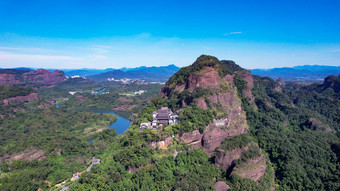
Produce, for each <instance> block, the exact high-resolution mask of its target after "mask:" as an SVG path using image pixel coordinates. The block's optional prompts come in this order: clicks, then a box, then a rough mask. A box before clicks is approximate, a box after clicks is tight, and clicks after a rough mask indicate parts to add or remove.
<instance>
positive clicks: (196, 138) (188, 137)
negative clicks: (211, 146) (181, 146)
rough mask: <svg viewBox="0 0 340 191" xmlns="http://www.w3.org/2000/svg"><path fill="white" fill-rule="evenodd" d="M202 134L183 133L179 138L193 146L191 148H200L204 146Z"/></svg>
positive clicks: (195, 132) (197, 131)
mask: <svg viewBox="0 0 340 191" xmlns="http://www.w3.org/2000/svg"><path fill="white" fill-rule="evenodd" d="M202 136H203V135H202V134H201V133H200V131H199V130H195V131H193V132H190V133H183V134H182V135H181V136H179V139H180V140H181V141H182V142H184V143H188V144H189V145H191V148H193V149H194V148H199V147H200V146H202Z"/></svg>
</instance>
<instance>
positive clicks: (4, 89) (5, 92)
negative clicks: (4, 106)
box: [0, 85, 34, 100]
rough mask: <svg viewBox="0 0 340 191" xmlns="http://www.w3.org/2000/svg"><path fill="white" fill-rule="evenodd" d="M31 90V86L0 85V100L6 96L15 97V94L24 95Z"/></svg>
mask: <svg viewBox="0 0 340 191" xmlns="http://www.w3.org/2000/svg"><path fill="white" fill-rule="evenodd" d="M33 92H34V90H33V89H32V88H26V87H20V86H17V87H13V86H3V85H0V100H4V99H7V98H10V97H16V96H26V95H28V94H30V93H33Z"/></svg>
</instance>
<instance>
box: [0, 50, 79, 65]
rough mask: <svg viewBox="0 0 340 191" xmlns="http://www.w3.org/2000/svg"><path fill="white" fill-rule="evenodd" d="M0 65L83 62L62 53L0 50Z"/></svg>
mask: <svg viewBox="0 0 340 191" xmlns="http://www.w3.org/2000/svg"><path fill="white" fill-rule="evenodd" d="M0 60H1V64H0V67H4V68H13V67H23V66H25V67H36V68H62V67H65V68H68V67H69V65H70V64H72V65H77V64H80V63H84V61H85V60H84V59H83V58H77V57H71V56H63V55H43V54H21V53H12V52H7V51H0Z"/></svg>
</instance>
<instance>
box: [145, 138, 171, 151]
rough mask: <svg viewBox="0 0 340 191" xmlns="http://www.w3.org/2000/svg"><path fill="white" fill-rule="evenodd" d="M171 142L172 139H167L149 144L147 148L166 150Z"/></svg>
mask: <svg viewBox="0 0 340 191" xmlns="http://www.w3.org/2000/svg"><path fill="white" fill-rule="evenodd" d="M171 142H172V138H171V137H167V138H165V139H164V140H160V141H152V142H149V147H152V148H156V147H158V148H159V149H166V148H168V146H169V144H170V143H171Z"/></svg>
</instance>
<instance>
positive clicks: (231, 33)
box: [223, 32, 243, 36]
mask: <svg viewBox="0 0 340 191" xmlns="http://www.w3.org/2000/svg"><path fill="white" fill-rule="evenodd" d="M242 33H243V32H230V33H225V34H223V35H225V36H227V35H233V34H242Z"/></svg>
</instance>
